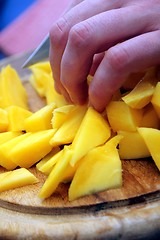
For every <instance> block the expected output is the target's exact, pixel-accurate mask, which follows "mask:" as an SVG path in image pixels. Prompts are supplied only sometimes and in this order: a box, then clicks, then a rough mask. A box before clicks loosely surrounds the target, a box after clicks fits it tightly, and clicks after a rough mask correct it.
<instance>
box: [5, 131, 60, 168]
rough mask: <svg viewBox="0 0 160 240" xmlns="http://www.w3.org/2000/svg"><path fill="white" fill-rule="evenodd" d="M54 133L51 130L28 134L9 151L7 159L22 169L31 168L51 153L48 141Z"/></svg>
mask: <svg viewBox="0 0 160 240" xmlns="http://www.w3.org/2000/svg"><path fill="white" fill-rule="evenodd" d="M54 133H55V130H53V129H50V130H44V131H39V132H35V133H30V135H29V137H28V138H25V139H23V140H22V141H21V142H18V144H16V145H15V146H14V148H13V149H11V150H10V152H9V154H8V156H9V158H10V159H11V161H13V162H14V163H15V164H17V165H18V166H20V167H22V168H29V167H31V166H32V165H34V164H35V163H37V162H38V161H40V160H41V159H42V158H43V157H44V156H45V155H47V154H48V153H49V152H50V151H51V149H52V146H51V145H50V144H49V141H50V139H51V138H52V137H53V135H54Z"/></svg>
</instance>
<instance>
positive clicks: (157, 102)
mask: <svg viewBox="0 0 160 240" xmlns="http://www.w3.org/2000/svg"><path fill="white" fill-rule="evenodd" d="M159 96H160V82H158V83H157V85H156V87H155V90H154V93H153V96H152V99H151V103H152V105H153V107H154V109H155V111H156V113H157V114H158V116H159V118H160V97H159Z"/></svg>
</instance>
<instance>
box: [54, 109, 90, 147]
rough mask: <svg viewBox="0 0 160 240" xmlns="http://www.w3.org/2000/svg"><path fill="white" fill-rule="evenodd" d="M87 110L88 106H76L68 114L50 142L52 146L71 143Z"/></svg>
mask: <svg viewBox="0 0 160 240" xmlns="http://www.w3.org/2000/svg"><path fill="white" fill-rule="evenodd" d="M86 111H87V108H86V106H75V107H74V109H73V110H72V111H71V112H70V114H68V116H67V118H66V120H65V122H64V123H63V124H62V125H61V127H60V128H59V129H58V130H57V131H56V133H55V135H54V136H53V138H52V139H51V141H50V144H51V145H52V146H57V145H64V144H69V143H71V142H72V141H73V139H74V137H75V135H76V133H77V131H78V129H79V126H80V124H81V122H82V120H83V117H84V115H85V113H86Z"/></svg>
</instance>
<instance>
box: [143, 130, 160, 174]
mask: <svg viewBox="0 0 160 240" xmlns="http://www.w3.org/2000/svg"><path fill="white" fill-rule="evenodd" d="M138 132H139V134H140V135H141V136H142V138H143V139H144V141H145V143H146V146H147V147H148V150H149V152H150V154H151V157H152V158H153V160H154V162H155V164H156V166H157V168H158V169H159V170H160V149H159V143H160V130H158V129H154V128H138Z"/></svg>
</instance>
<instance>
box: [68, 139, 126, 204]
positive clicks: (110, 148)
mask: <svg viewBox="0 0 160 240" xmlns="http://www.w3.org/2000/svg"><path fill="white" fill-rule="evenodd" d="M120 139H121V136H116V137H114V138H113V139H111V140H109V141H108V142H107V143H106V144H105V146H102V147H101V146H100V147H96V148H94V149H92V150H91V151H89V152H88V153H87V155H86V156H85V157H84V158H83V159H82V161H81V163H80V165H79V167H78V168H77V171H76V172H75V174H74V177H73V180H72V182H71V184H70V187H69V200H70V201H73V200H75V199H77V198H79V197H82V196H85V195H89V194H93V193H96V192H100V191H103V190H106V189H110V188H118V187H121V186H122V165H121V160H120V158H119V155H118V150H117V148H116V147H117V144H118V143H119V141H120Z"/></svg>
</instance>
